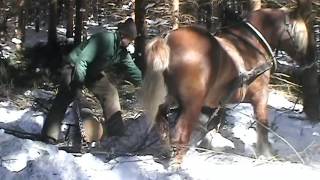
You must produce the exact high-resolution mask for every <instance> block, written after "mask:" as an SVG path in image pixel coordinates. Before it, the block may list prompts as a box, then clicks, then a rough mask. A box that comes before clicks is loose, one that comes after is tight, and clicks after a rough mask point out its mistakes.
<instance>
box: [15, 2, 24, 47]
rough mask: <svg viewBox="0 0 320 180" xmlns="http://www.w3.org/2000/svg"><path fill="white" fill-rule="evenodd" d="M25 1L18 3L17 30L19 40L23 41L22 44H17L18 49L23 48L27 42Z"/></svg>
mask: <svg viewBox="0 0 320 180" xmlns="http://www.w3.org/2000/svg"><path fill="white" fill-rule="evenodd" d="M25 4H26V2H25V0H19V1H18V11H19V14H18V16H19V17H18V28H17V39H20V40H21V43H18V44H17V49H20V48H21V47H22V46H23V42H24V40H25V32H26V9H25Z"/></svg>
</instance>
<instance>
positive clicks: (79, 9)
mask: <svg viewBox="0 0 320 180" xmlns="http://www.w3.org/2000/svg"><path fill="white" fill-rule="evenodd" d="M83 5H84V0H76V20H75V33H74V43H75V45H78V44H80V42H81V40H82V29H83V12H84V8H83Z"/></svg>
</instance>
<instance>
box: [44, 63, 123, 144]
mask: <svg viewBox="0 0 320 180" xmlns="http://www.w3.org/2000/svg"><path fill="white" fill-rule="evenodd" d="M73 71H74V68H73V66H72V65H69V64H67V65H65V66H64V67H63V69H62V78H61V79H62V81H61V84H60V87H59V90H58V94H57V95H56V97H55V99H54V101H53V104H52V107H51V109H50V111H49V113H48V115H47V118H46V120H45V123H44V125H43V129H42V136H43V137H44V138H45V139H46V140H47V139H48V138H51V139H53V140H58V138H59V134H60V126H61V122H62V120H63V119H64V115H65V112H66V110H67V107H68V106H69V104H70V103H71V102H72V101H73V100H74V99H75V98H80V99H81V98H82V97H81V89H82V86H81V85H80V84H79V83H76V82H75V81H74V80H73ZM85 85H86V86H87V88H88V89H89V90H91V91H92V93H93V94H94V95H95V96H96V97H97V99H98V100H99V102H100V104H101V107H102V109H103V115H104V118H105V123H106V124H105V129H106V131H107V133H108V135H110V136H113V135H121V134H122V133H123V121H122V117H121V108H120V102H119V95H118V91H117V89H116V87H115V86H114V85H112V83H111V82H110V81H109V79H108V77H107V76H106V75H104V74H103V73H101V75H99V77H96V78H93V79H88V80H87V81H86V83H85Z"/></svg>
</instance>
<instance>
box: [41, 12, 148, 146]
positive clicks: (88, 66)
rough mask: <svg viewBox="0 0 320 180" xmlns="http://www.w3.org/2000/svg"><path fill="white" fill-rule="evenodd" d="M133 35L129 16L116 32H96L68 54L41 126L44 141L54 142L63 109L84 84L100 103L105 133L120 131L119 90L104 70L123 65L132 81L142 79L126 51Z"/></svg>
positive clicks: (132, 26) (132, 23) (134, 30)
mask: <svg viewBox="0 0 320 180" xmlns="http://www.w3.org/2000/svg"><path fill="white" fill-rule="evenodd" d="M136 36H137V31H136V26H135V23H134V21H133V20H132V19H131V18H129V19H127V20H126V21H125V22H124V23H119V25H118V31H117V32H101V33H97V34H95V35H93V36H92V37H91V38H90V39H89V40H86V41H84V42H82V43H81V44H80V45H78V46H77V47H76V48H75V49H73V50H72V51H71V52H70V53H69V54H68V56H67V58H66V62H65V64H64V66H63V68H62V71H61V75H62V80H61V83H60V87H59V90H58V94H57V95H56V98H55V99H54V102H53V105H52V108H51V109H50V111H49V113H48V115H47V118H46V121H45V123H44V125H43V129H42V137H43V141H45V142H48V143H51V144H55V143H57V140H58V138H59V133H60V124H61V122H62V120H63V119H64V114H65V112H66V109H67V107H68V105H69V104H70V103H71V102H72V101H73V100H74V99H75V98H79V97H80V94H81V90H82V88H83V86H86V87H87V88H88V89H89V90H90V91H92V93H93V94H94V95H95V96H96V97H97V99H98V100H99V102H100V104H101V107H102V109H103V115H104V118H105V121H104V136H121V135H122V134H123V132H124V124H123V120H122V116H121V108H120V102H119V96H118V91H117V89H116V87H115V86H114V85H113V84H112V83H111V82H110V80H109V78H108V74H107V71H108V70H109V69H112V68H114V67H115V66H117V65H122V67H125V72H127V73H128V75H129V76H130V77H131V81H132V82H133V83H134V84H136V85H138V84H139V83H140V82H141V79H142V77H141V71H140V70H139V69H138V68H137V66H136V65H135V64H134V62H133V60H132V58H131V56H130V54H129V53H128V52H127V50H126V47H127V46H128V45H129V44H130V43H131V42H132V41H133V40H134V39H135V38H136Z"/></svg>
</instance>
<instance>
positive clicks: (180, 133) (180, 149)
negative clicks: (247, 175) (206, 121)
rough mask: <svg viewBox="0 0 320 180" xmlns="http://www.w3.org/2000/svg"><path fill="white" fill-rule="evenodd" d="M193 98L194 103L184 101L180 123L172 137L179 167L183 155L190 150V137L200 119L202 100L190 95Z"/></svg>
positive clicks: (175, 160)
mask: <svg viewBox="0 0 320 180" xmlns="http://www.w3.org/2000/svg"><path fill="white" fill-rule="evenodd" d="M188 98H193V102H192V101H187V102H192V103H184V104H182V105H181V113H180V116H179V118H178V123H177V125H176V128H175V135H174V137H173V139H172V144H173V145H174V146H175V147H176V155H175V159H174V163H176V164H175V166H176V167H179V166H180V164H181V163H182V160H183V156H184V155H185V154H186V152H187V150H188V145H189V142H190V137H191V134H192V130H193V127H194V125H195V123H196V122H197V121H198V118H199V114H200V111H201V107H202V101H201V100H199V99H201V98H199V99H198V97H197V96H189V97H188Z"/></svg>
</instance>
